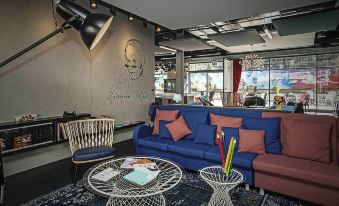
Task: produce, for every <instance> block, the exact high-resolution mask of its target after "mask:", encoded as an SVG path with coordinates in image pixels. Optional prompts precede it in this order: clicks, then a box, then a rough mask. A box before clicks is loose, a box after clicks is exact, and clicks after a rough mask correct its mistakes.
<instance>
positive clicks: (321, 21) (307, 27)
mask: <svg viewBox="0 0 339 206" xmlns="http://www.w3.org/2000/svg"><path fill="white" fill-rule="evenodd" d="M272 23H273V25H274V27H275V28H276V29H277V31H278V33H279V35H280V36H287V35H293V34H302V33H309V32H317V31H325V30H332V29H335V28H336V27H337V25H338V23H339V9H336V10H332V11H327V12H321V13H312V14H306V15H300V16H291V17H286V18H280V19H273V20H272Z"/></svg>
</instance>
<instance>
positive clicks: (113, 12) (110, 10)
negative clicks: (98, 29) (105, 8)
mask: <svg viewBox="0 0 339 206" xmlns="http://www.w3.org/2000/svg"><path fill="white" fill-rule="evenodd" d="M109 13H111V15H112V16H114V17H116V16H117V12H115V11H114V10H113V9H112V8H110V9H109Z"/></svg>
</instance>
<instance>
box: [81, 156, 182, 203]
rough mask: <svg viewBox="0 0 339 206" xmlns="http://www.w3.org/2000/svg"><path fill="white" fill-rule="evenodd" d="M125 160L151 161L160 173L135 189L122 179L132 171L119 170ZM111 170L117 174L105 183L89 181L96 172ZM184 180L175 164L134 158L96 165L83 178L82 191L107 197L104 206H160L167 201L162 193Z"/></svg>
mask: <svg viewBox="0 0 339 206" xmlns="http://www.w3.org/2000/svg"><path fill="white" fill-rule="evenodd" d="M127 158H133V159H150V160H152V161H153V162H155V163H156V164H157V167H158V168H159V170H160V173H159V175H158V176H157V178H155V179H154V180H152V181H151V182H150V183H148V184H147V185H145V186H138V185H135V184H132V183H130V182H128V181H126V180H125V179H124V178H123V177H124V176H125V175H126V174H128V173H130V172H131V171H133V169H121V168H120V166H121V165H122V163H123V162H124V161H125V159H127ZM107 168H112V169H113V170H115V171H119V172H120V174H119V175H117V176H115V177H113V178H112V179H110V180H108V181H107V182H103V181H99V180H96V179H94V178H92V177H93V176H94V175H96V174H98V173H99V172H101V171H103V170H105V169H107ZM182 176H183V172H182V169H181V167H180V166H179V165H177V164H176V163H174V162H172V161H169V160H166V159H162V158H156V157H147V156H136V157H123V158H117V159H113V160H109V161H106V162H103V163H99V164H97V165H95V166H93V167H92V168H91V169H89V170H88V171H87V172H86V174H85V175H84V178H83V181H84V183H85V184H84V185H85V187H86V188H87V189H88V190H90V191H92V192H94V193H96V194H98V195H101V196H105V197H109V200H108V202H107V204H106V206H113V205H114V206H139V205H143V206H158V205H159V206H161V205H163V206H164V205H165V204H166V201H165V198H164V196H163V193H164V192H166V191H168V190H170V189H172V188H174V187H176V186H177V185H178V184H179V183H180V181H181V179H182Z"/></svg>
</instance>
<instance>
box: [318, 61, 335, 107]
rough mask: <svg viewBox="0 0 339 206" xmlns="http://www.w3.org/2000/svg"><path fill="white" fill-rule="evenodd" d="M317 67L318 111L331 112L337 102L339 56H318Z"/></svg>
mask: <svg viewBox="0 0 339 206" xmlns="http://www.w3.org/2000/svg"><path fill="white" fill-rule="evenodd" d="M317 65H318V73H317V104H318V109H321V110H333V109H334V106H335V102H336V101H339V54H326V55H318V57H317Z"/></svg>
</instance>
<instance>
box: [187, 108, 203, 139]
mask: <svg viewBox="0 0 339 206" xmlns="http://www.w3.org/2000/svg"><path fill="white" fill-rule="evenodd" d="M208 114H209V112H208V111H194V112H193V111H184V112H183V116H184V119H185V121H186V124H187V126H188V128H190V130H191V131H192V134H190V135H188V136H187V137H186V139H194V137H195V135H196V134H197V129H198V125H201V124H208Z"/></svg>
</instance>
